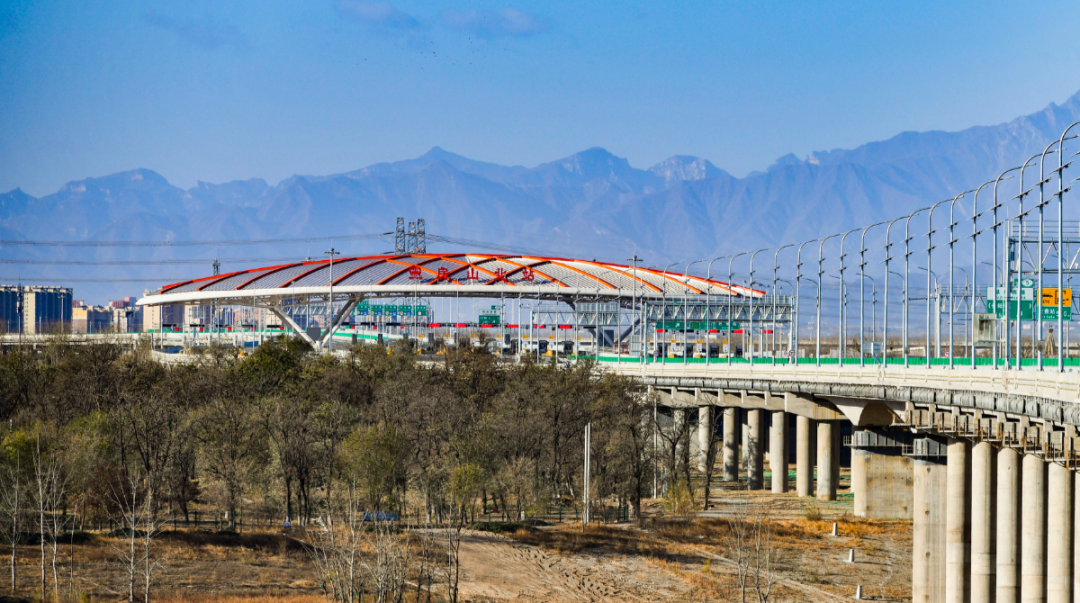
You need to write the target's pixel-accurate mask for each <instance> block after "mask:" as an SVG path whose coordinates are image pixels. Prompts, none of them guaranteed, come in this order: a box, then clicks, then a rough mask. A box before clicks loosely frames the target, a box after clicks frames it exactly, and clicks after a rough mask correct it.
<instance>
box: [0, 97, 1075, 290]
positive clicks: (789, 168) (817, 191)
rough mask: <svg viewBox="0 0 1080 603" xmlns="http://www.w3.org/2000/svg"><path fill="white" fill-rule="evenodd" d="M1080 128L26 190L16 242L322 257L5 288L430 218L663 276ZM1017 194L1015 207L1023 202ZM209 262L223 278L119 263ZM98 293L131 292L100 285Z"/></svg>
mask: <svg viewBox="0 0 1080 603" xmlns="http://www.w3.org/2000/svg"><path fill="white" fill-rule="evenodd" d="M1077 120H1080V93H1078V94H1076V95H1074V96H1072V97H1071V98H1069V99H1068V100H1066V101H1065V102H1064V103H1062V104H1060V105H1058V104H1050V105H1049V106H1047V107H1046V108H1045V109H1043V110H1042V111H1039V112H1037V113H1033V114H1031V115H1026V116H1022V117H1018V118H1016V119H1014V120H1012V121H1009V122H1007V123H1003V124H998V125H994V126H978V127H973V128H969V129H966V130H963V131H960V132H940V131H932V132H904V133H902V134H898V135H897V136H894V137H892V138H890V139H888V140H884V141H880V142H872V143H868V144H865V145H862V146H860V147H858V148H855V149H851V150H831V151H822V152H815V153H812V154H810V155H809V156H808V157H806V158H804V159H799V158H798V157H796V156H794V155H790V154H789V155H786V156H784V157H781V158H779V159H778V160H777V161H776V162H775V163H774V164H773V165H772V166H770V167H769V168H768V169H767V170H765V171H764V172H755V173H752V174H750V175H748V176H746V177H743V178H736V177H734V176H732V175H731V174H729V173H728V172H726V171H724V170H723V169H720V168H718V167H717V166H715V165H713V164H712V163H710V162H709V161H707V160H705V159H701V158H698V157H690V156H675V157H672V158H670V159H667V160H665V161H662V162H660V163H658V164H656V165H654V166H652V167H651V168H648V169H639V168H635V167H633V166H631V165H630V164H629V162H628V161H627V160H626V159H623V158H621V157H618V156H616V155H613V154H612V153H610V152H608V151H606V150H604V149H601V148H592V149H588V150H585V151H582V152H580V153H576V154H574V155H571V156H569V157H566V158H563V159H559V160H556V161H552V162H550V163H545V164H542V165H539V166H536V167H532V168H526V167H521V166H502V165H498V164H494V163H485V162H481V161H474V160H472V159H468V158H466V157H462V156H460V155H456V154H454V153H451V152H448V151H445V150H443V149H441V148H438V147H436V148H433V149H431V150H430V151H429V152H427V153H425V154H424V155H422V156H420V157H417V158H416V159H410V160H406V161H396V162H390V163H378V164H375V165H371V166H368V167H365V168H362V169H358V170H355V171H352V172H346V173H342V174H333V175H329V176H292V177H290V178H287V179H285V180H283V181H281V182H279V183H278V184H276V185H270V184H268V183H267V182H265V181H263V180H261V179H251V180H244V181H233V182H227V183H222V184H213V183H207V182H199V183H198V185H197V186H195V187H193V188H190V189H187V190H184V189H182V188H179V187H176V186H173V185H172V184H170V183H169V182H168V181H167V180H166V179H165V178H164V177H162V176H161V175H159V174H157V173H156V172H153V171H151V170H148V169H134V170H131V171H126V172H120V173H116V174H111V175H108V176H103V177H99V178H87V179H85V180H79V181H73V182H69V183H68V184H66V185H64V186H63V187H62V188H61V189H60V190H59V191H57V192H56V193H53V194H51V195H46V196H43V197H40V198H36V197H32V196H30V195H27V194H25V193H24V192H22V191H21V190H20V189H15V190H13V191H10V192H8V193H4V194H0V239H3V240H6V241H19V240H49V241H55V240H71V241H75V240H88V241H98V242H109V241H164V240H169V241H191V240H204V241H205V240H251V239H274V238H298V237H305V238H312V239H320V240H315V241H311V242H305V243H291V244H280V243H264V244H259V245H245V246H239V245H238V246H233V245H220V246H217V247H182V246H181V247H176V246H173V247H162V246H157V247H128V246H107V245H106V246H100V247H89V248H87V247H57V246H44V247H43V246H18V245H3V244H0V262H3V261H4V260H13V259H29V260H34V261H39V262H40V261H50V260H67V261H88V262H97V263H99V264H98V265H85V266H72V265H66V266H49V265H43V264H17V263H7V264H6V265H5V267H4V268H3V269H0V281H4V282H7V281H9V280H13V279H15V278H17V277H21V278H23V279H26V280H27V281H31V280H33V281H38V280H49V281H53V282H56V283H57V284H63V283H64V282H65V279H68V280H69V282H72V285H73V286H75V288H76V290H77V291H76V297H86V298H88V299H89V300H92V301H103V300H104V298H107V297H116V296H121V295H139V294H141V293H142V290H143V289H144V288H148V287H157V286H160V285H162V284H165V283H168V282H173V281H176V280H180V279H183V278H188V277H193V276H203V275H206V274H209V273H210V270H211V269H210V265H209V262H210V261H211V259H212V258H213V257H220V258H222V259H223V264H224V268H223V269H224V270H233V269H240V268H246V267H253V266H256V265H259V264H261V263H270V262H271V261H274V260H279V259H280V260H282V261H283V260H286V259H289V260H294V259H303V258H304V257H305V256H311V257H322V255H323V254H322V252H323V251H324V250H325V249H326V248H328V247H329V246H330V245H331V242H330V240H329V239H330V238H331V237H333V236H335V235H336V236H338V237H339V239H338V241H337V242H334V243H333V245H334V246H335V247H336V248H338V249H339V250H341V251H343V252H344V253H345V254H347V255H351V254H364V253H380V252H385V251H389V250H391V249H392V248H393V244H392V241H390V240H389V239H387V238H385V237H384V238H381V239H380V238H350V239H341V238H340V237H341V236H343V235H358V234H368V233H386V232H388V231H391V230H393V227H394V223H395V218H396V217H397V216H404V217H406V219H410V220H411V219H414V218H417V217H419V218H424V219H425V220H426V223H427V230H428V232H429V233H430V234H434V235H440V236H442V237H446V238H450V239H457V240H458V242H457V243H456V244H454V242H453V241H451V242H446V241H443V240H441V239H439V240H435V239H434V237H433V241H432V242H431V243H429V249H430V250H432V251H435V250H441V251H454V250H460V251H465V250H474V251H485V250H486V251H509V250H516V251H522V252H530V253H546V254H552V255H559V256H564V257H567V256H569V257H585V258H597V259H608V260H615V261H621V260H623V259H625V258H627V257H629V256H630V255H631V254H635V253H636V254H637V255H638V256H640V257H643V258H645V264H646V265H655V266H664V265H667V264H669V263H670V262H675V261H688V260H694V259H698V258H712V257H716V256H720V255H725V254H727V253H730V252H732V251H737V250H748V249H758V248H764V247H771V246H774V245H776V244H780V243H795V242H800V241H804V240H808V239H812V238H815V237H818V236H822V235H825V234H831V233H835V232H842V231H845V230H848V229H851V228H854V227H856V226H862V225H866V224H871V223H873V222H878V221H881V220H884V219H887V218H894V217H898V216H900V215H903V214H905V213H908V212H910V211H911V210H913V209H915V208H918V207H923V206H925V205H927V204H928V203H930V202H934V201H938V200H941V199H943V198H946V197H951V196H953V195H955V194H956V193H958V192H960V191H963V190H967V189H969V188H973V187H974V186H977V185H979V184H980V183H982V182H984V181H986V180H988V179H991V178H993V177H995V176H996V175H997V174H998V173H1000V172H1001V171H1003V170H1004V169H1007V168H1009V167H1012V166H1015V165H1018V164H1019V163H1020V162H1022V161H1023V160H1024V159H1026V158H1027V157H1029V156H1031V155H1033V154H1036V153H1039V152H1041V151H1042V150H1043V148H1044V147H1045V146H1046V145H1047V144H1048V143H1049V142H1050V141H1051V140H1056V139H1057V137H1058V136H1059V135H1060V134H1061V132H1062V130H1064V128H1065V127H1067V126H1068V125H1069V124H1070V123H1072V122H1074V121H1077ZM1029 178H1030V180H1031V181H1032V182H1034V181H1035V180H1037V178H1036V177H1034V176H1032V175H1029ZM1009 186H1010V187H1009V188H1007V189H1006V190H1007V191H1008V194H1009V196H1010V197H1011V196H1012V195H1014V194H1016V190H1014V189H1015V188H1016V185H1015V183H1011V184H1010V185H1009ZM964 211H967V212H969V210H964ZM965 215H970V213H967V214H965ZM323 238H325V239H326V241H325V242H324V241H322V240H321V239H323ZM462 241H471V242H472V243H471V246H467V245H464V244H462ZM196 258H197V259H202V260H205V263H204V264H202V265H190V264H188V265H184V264H181V265H168V264H154V265H142V266H131V265H114V264H101V262H115V261H125V260H156V261H168V260H177V259H189V260H190V259H196ZM232 260H253V261H249V262H241V261H232ZM702 267H703V264H699V265H697V266H696V267H695V271H700V269H702ZM137 279H147V280H145V281H140V282H136V280H137ZM95 280H100V281H108V280H111V281H113V282H88V281H95ZM74 281H79V282H74ZM119 281H125V282H119Z"/></svg>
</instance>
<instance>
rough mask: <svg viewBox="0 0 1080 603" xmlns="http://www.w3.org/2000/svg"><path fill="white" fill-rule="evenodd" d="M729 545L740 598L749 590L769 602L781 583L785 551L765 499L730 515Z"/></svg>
mask: <svg viewBox="0 0 1080 603" xmlns="http://www.w3.org/2000/svg"><path fill="white" fill-rule="evenodd" d="M726 544H727V549H728V554H729V556H730V557H731V559H732V560H733V561H734V562H735V580H736V585H737V586H738V587H739V597H740V598H739V600H740V601H741V603H746V596H747V593H748V592H749V593H751V594H753V595H754V596H755V597H756V599H757V601H758V603H768V601H769V598H770V597H771V596H772V594H773V590H774V589H775V587H776V585H777V584H779V583H780V572H779V567H780V563H781V560H782V558H781V553H780V550H779V548H778V547H777V546H776V544H775V543H774V542H773V532H772V521H771V520H770V518H769V511H768V508H767V507H766V505H765V503H764V501H762V500H761V499H757V500H755V501H753V502H751V503H749V504H746V505H745V506H743V507H742V508H740V509H739V511H737V512H735V513H733V514H732V515H731V516H729V517H728V536H727V543H726Z"/></svg>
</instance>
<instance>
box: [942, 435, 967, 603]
mask: <svg viewBox="0 0 1080 603" xmlns="http://www.w3.org/2000/svg"><path fill="white" fill-rule="evenodd" d="M947 454H948V463H947V465H946V474H947V475H948V484H947V485H946V492H945V496H946V503H945V504H946V510H945V513H946V516H945V523H946V536H945V572H946V573H945V601H946V603H967V602H968V601H971V586H970V585H971V582H970V580H971V445H970V444H969V443H968V441H967V440H963V439H950V440H949V443H948V453H947Z"/></svg>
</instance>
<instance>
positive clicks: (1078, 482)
mask: <svg viewBox="0 0 1080 603" xmlns="http://www.w3.org/2000/svg"><path fill="white" fill-rule="evenodd" d="M1072 480H1073V506H1074V508H1073V552H1072V555H1073V576H1072V580H1073V584H1072V589H1073V599H1074V600H1075V599H1080V546H1077V544H1080V496H1077V495H1076V493H1077V492H1078V491H1080V471H1073V472H1072Z"/></svg>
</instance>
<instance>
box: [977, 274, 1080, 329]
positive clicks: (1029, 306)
mask: <svg viewBox="0 0 1080 603" xmlns="http://www.w3.org/2000/svg"><path fill="white" fill-rule="evenodd" d="M1015 283H1016V279H1013V284H1015ZM1021 283H1022V285H1023V286H1022V287H1020V288H1019V289H1017V288H1015V287H1013V288H1010V289H1009V300H1008V304H1006V302H1005V287H987V288H986V312H987V313H988V314H993V315H994V316H995V317H997V319H998V320H1001V319H1004V318H1005V310H1006V308H1005V306H1006V305H1008V314H1009V320H1016V306H1017V298H1019V304H1020V320H1028V321H1030V320H1035V286H1034V279H1030V278H1026V279H1024V280H1023V281H1021ZM1043 291H1044V292H1045V293H1047V294H1048V295H1050V292H1051V291H1055V292H1056V291H1057V290H1056V289H1053V290H1051V289H1045V288H1044V289H1043ZM1065 294H1066V299H1067V300H1068V301H1069V303H1070V305H1067V306H1065V307H1064V308H1063V309H1064V312H1063V315H1062V320H1068V321H1071V320H1072V307H1071V299H1070V297H1071V292H1070V290H1069V289H1066V290H1065ZM1041 308H1042V310H1041V312H1040V314H1042V319H1043V320H1044V321H1051V320H1054V321H1056V320H1057V319H1058V311H1057V310H1058V309H1057V305H1052V306H1050V305H1044V306H1042V307H1041Z"/></svg>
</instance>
